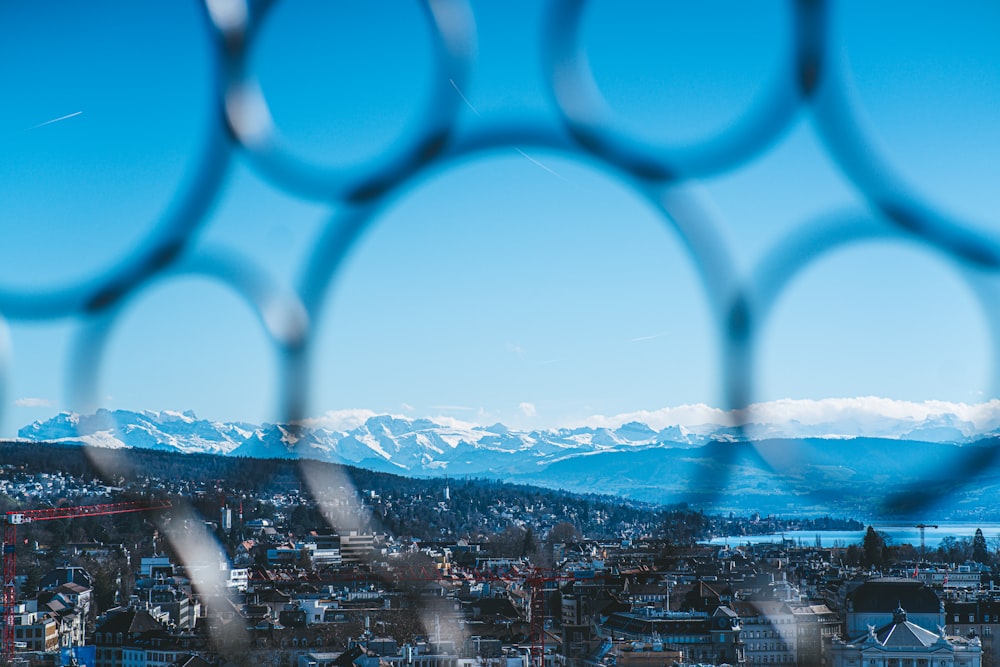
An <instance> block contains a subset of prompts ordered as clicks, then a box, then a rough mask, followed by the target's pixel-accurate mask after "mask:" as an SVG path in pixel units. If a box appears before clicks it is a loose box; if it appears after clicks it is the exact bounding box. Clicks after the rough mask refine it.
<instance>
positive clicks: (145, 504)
mask: <svg viewBox="0 0 1000 667" xmlns="http://www.w3.org/2000/svg"><path fill="white" fill-rule="evenodd" d="M168 507H170V501H167V500H148V501H134V502H124V503H106V504H104V505H82V506H78V507H52V508H47V509H36V510H12V511H10V512H7V514H6V516H5V521H4V525H3V628H2V661H3V663H5V664H7V665H10V664H13V660H14V606H15V605H16V603H17V595H16V591H15V588H14V584H15V581H16V579H17V553H16V551H15V545H16V544H17V527H18V526H20V525H21V524H26V523H34V522H35V521H53V520H56V519H75V518H79V517H87V516H107V515H109V514H124V513H126V512H147V511H150V510H159V509H166V508H168Z"/></svg>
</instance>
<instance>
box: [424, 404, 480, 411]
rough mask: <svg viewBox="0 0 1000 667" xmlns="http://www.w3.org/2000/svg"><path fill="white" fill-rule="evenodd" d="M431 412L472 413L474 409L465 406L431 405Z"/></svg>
mask: <svg viewBox="0 0 1000 667" xmlns="http://www.w3.org/2000/svg"><path fill="white" fill-rule="evenodd" d="M431 410H448V411H456V412H472V411H474V410H475V408H470V407H469V406H467V405H432V406H431Z"/></svg>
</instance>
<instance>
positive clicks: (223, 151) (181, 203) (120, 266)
mask: <svg viewBox="0 0 1000 667" xmlns="http://www.w3.org/2000/svg"><path fill="white" fill-rule="evenodd" d="M203 15H204V13H203ZM206 28H208V29H209V30H210V29H211V28H210V26H208V21H207V17H206ZM218 64H219V59H218V58H216V59H214V61H213V63H212V74H211V78H212V80H213V81H212V87H213V89H216V88H218V85H219V84H218V82H219V80H220V78H221V77H220V74H221V73H220V70H219V67H218ZM220 117H221V114H220V113H218V112H217V111H216V110H215V109H213V110H212V112H210V113H209V114H208V116H207V119H206V139H205V144H204V146H203V147H202V150H201V152H200V154H199V155H198V157H197V159H196V160H194V161H193V162H194V165H195V166H194V167H193V168H192V169H190V170H189V171H188V174H187V177H186V178H185V179H184V180H185V183H184V184H183V185H182V187H181V188H180V190H178V191H177V192H175V193H174V196H173V198H172V200H171V202H170V204H169V206H168V207H167V209H166V210H165V211H163V212H162V214H161V215H160V218H159V221H158V222H157V223H156V225H155V226H154V228H153V230H152V231H151V232H150V233H149V235H148V236H147V237H146V238H145V240H144V241H143V242H142V243H140V245H139V247H138V248H136V249H135V250H134V251H132V252H131V253H130V254H128V255H127V256H125V257H123V258H122V259H121V260H120V261H118V262H116V263H114V264H113V265H112V266H111V267H110V268H109V269H107V271H105V272H103V273H100V274H98V275H96V276H92V277H91V278H89V279H84V280H81V281H77V282H75V283H73V284H69V285H66V286H63V287H56V288H53V289H48V290H37V291H36V290H23V289H20V290H14V289H6V288H3V287H0V312H3V313H4V314H5V315H6V316H7V317H8V318H10V319H14V320H17V319H22V320H40V319H53V318H58V317H65V316H67V315H74V314H81V313H97V312H99V311H101V310H103V309H105V308H107V307H109V306H111V305H112V304H114V303H115V302H116V301H118V300H119V299H120V298H121V297H122V296H124V295H125V294H126V293H127V292H129V291H130V290H131V289H133V288H134V287H135V286H137V285H139V284H140V283H142V282H143V281H145V280H147V279H148V278H150V277H151V276H153V275H155V274H156V273H158V272H159V271H161V270H163V269H164V268H166V267H167V266H169V265H171V264H172V263H173V262H175V261H176V260H177V258H178V257H179V256H180V255H181V254H182V252H183V251H184V249H185V247H186V246H187V244H188V242H189V240H190V238H191V236H192V235H193V233H194V232H195V231H196V230H197V229H198V228H199V227H200V226H201V225H202V224H203V223H204V218H205V214H206V213H207V211H208V209H209V207H210V206H211V204H212V202H213V201H214V199H215V197H216V195H217V193H218V190H219V187H220V185H221V183H222V181H223V179H224V177H225V174H226V171H227V167H228V164H229V157H230V154H231V150H230V147H229V143H228V141H227V140H226V132H225V128H224V126H223V124H222V122H221V118H220Z"/></svg>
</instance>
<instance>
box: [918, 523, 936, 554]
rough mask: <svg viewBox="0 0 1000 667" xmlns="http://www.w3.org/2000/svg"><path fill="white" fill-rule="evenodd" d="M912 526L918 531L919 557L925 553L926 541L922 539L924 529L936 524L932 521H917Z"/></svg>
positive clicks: (934, 526)
mask: <svg viewBox="0 0 1000 667" xmlns="http://www.w3.org/2000/svg"><path fill="white" fill-rule="evenodd" d="M914 528H917V529H918V530H919V531H920V557H921V558H924V557H926V554H927V541H926V540H925V539H924V531H925V530H927V529H928V528H937V525H935V524H933V523H918V524H917V525H916V526H914Z"/></svg>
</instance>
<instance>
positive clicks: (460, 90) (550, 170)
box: [448, 79, 569, 183]
mask: <svg viewBox="0 0 1000 667" xmlns="http://www.w3.org/2000/svg"><path fill="white" fill-rule="evenodd" d="M448 81H449V83H451V85H452V87H453V88H454V89H455V92H456V93H458V95H459V97H461V98H462V101H463V102H465V105H466V106H467V107H469V109H471V110H472V113H474V114H476V115H477V116H480V117H482V114H481V113H479V109H477V108H476V107H475V106H473V104H472V102H470V101H469V98H468V97H466V96H465V93H463V92H462V89H461V88H459V87H458V84H457V83H455V80H454V79H448ZM513 148H514V150H515V151H517V152H518V153H520V154H521V156H522V157H523V158H525V159H527V160H528V161H529V162H531V163H532V164H534V165H536V166H538V167H541V168H542V169H544V170H545V171H547V172H549V173H550V174H552V175H553V176H555V177H556V178H561V179H562V180H564V181H566V182H567V183H569V180H568V179H567V178H566V177H565V176H563V175H562V174H560V173H559V172H557V171H556V170H554V169H552V168H551V167H547V166H545V165H544V164H542V163H541V162H539V161H538V160H536V159H535V158H533V157H531V156H530V155H528V154H527V153H525V152H524V151H522V150H521V149H520V148H518V147H517V146H514V147H513Z"/></svg>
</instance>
